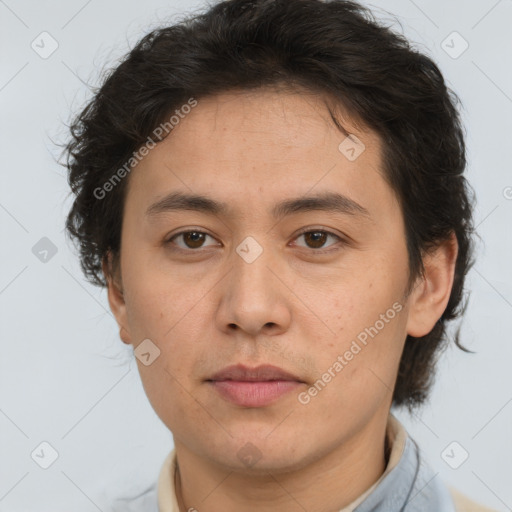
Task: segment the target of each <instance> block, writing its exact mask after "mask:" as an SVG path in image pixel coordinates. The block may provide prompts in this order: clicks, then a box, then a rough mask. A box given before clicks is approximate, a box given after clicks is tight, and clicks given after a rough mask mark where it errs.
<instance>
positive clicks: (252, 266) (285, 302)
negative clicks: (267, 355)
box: [217, 249, 293, 337]
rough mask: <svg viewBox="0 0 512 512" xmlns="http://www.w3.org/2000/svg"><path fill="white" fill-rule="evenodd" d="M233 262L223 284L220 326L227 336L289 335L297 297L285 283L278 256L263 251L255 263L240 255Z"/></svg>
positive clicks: (235, 256)
mask: <svg viewBox="0 0 512 512" xmlns="http://www.w3.org/2000/svg"><path fill="white" fill-rule="evenodd" d="M241 254H243V253H241ZM232 260H233V267H232V270H231V272H229V273H228V275H227V276H226V278H225V279H224V280H223V284H222V285H221V294H222V295H221V299H220V304H219V309H218V311H217V322H218V324H219V325H218V327H219V328H220V329H221V330H222V331H224V332H226V333H231V334H232V333H233V331H237V330H238V331H241V332H243V333H245V334H247V335H249V336H251V337H256V336H258V335H262V334H263V335H267V336H269V335H278V334H282V333H283V332H286V331H287V330H288V329H289V326H290V320H291V311H290V307H291V302H290V301H291V298H292V296H293V294H292V293H291V292H290V291H289V290H288V288H287V287H286V286H285V284H283V283H284V282H286V278H285V276H284V275H283V271H282V270H280V265H279V262H278V260H277V257H274V256H273V255H272V254H271V251H270V250H265V249H263V252H261V254H260V255H259V256H258V257H257V258H256V259H255V260H254V261H251V259H250V258H245V257H243V256H240V255H239V254H238V253H236V252H235V253H234V254H233V258H232Z"/></svg>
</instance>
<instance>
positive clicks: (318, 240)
mask: <svg viewBox="0 0 512 512" xmlns="http://www.w3.org/2000/svg"><path fill="white" fill-rule="evenodd" d="M304 235H305V237H306V239H307V238H312V239H313V248H314V249H318V248H321V247H322V246H323V245H324V244H325V239H326V237H327V233H324V232H322V231H310V232H308V233H305V234H304Z"/></svg>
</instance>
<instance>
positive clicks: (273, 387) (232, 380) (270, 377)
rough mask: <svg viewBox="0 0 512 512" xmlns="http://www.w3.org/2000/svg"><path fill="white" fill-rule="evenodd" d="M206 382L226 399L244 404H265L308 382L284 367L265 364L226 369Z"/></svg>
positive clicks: (240, 404)
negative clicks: (254, 366)
mask: <svg viewBox="0 0 512 512" xmlns="http://www.w3.org/2000/svg"><path fill="white" fill-rule="evenodd" d="M206 382H207V383H208V384H209V385H210V386H211V387H212V388H213V389H214V390H215V391H216V392H217V393H218V394H219V395H220V396H221V397H222V398H224V399H225V400H227V401H229V402H231V403H234V404H235V405H239V406H242V407H264V406H266V405H270V404H272V403H274V402H276V401H277V400H279V399H280V398H281V397H283V396H284V395H286V394H288V393H290V392H291V391H293V390H295V389H297V388H298V387H300V386H302V385H303V384H305V382H304V381H303V380H301V379H300V378H299V377H297V376H296V375H293V374H291V373H289V372H286V371H285V370H283V369H282V368H278V367H276V366H271V365H262V366H258V367H256V368H249V367H246V366H243V365H234V366H228V367H227V368H224V369H223V370H221V371H220V372H218V373H216V374H215V375H213V376H212V377H211V378H210V379H207V380H206Z"/></svg>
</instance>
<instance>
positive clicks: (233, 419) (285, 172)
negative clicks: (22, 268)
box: [67, 0, 489, 512]
mask: <svg viewBox="0 0 512 512" xmlns="http://www.w3.org/2000/svg"><path fill="white" fill-rule="evenodd" d="M456 100H457V98H456V96H455V94H453V93H452V92H451V91H449V90H448V89H447V88H446V85H445V83H444V80H443V78H442V76H441V73H440V72H439V70H438V68H437V67H436V65H435V64H434V63H433V62H432V61H431V60H430V59H429V58H427V57H426V56H424V55H422V54H420V53H417V52H415V51H414V50H412V49H411V48H410V47H409V45H408V43H407V41H406V40H405V39H404V38H403V37H401V36H399V35H397V34H395V33H393V32H392V31H391V30H389V29H387V28H384V27H381V26H379V25H378V23H377V22H376V21H375V20H374V19H372V16H371V13H370V12H369V11H367V10H366V9H364V8H363V7H361V6H360V5H358V4H356V3H354V2H348V1H332V2H322V1H319V0H272V1H268V0H259V1H258V0H256V1H250V0H233V1H227V2H221V3H219V4H217V5H214V6H213V7H211V8H210V10H208V11H207V12H206V13H205V14H203V15H198V16H196V17H195V18H191V19H189V20H186V21H183V22H182V23H180V24H178V25H174V26H170V27H166V28H162V29H160V30H156V31H154V32H152V33H151V34H148V35H147V36H146V37H145V38H143V39H142V40H141V41H140V42H139V44H138V45H137V46H136V47H135V48H134V49H133V50H132V51H131V52H130V54H129V55H128V56H127V58H126V59H125V60H124V62H123V63H122V64H121V65H119V67H118V68H117V69H115V70H114V71H113V72H112V73H111V74H110V76H109V77H108V78H107V80H106V81H105V83H104V84H103V86H102V87H101V89H100V90H99V92H98V93H97V94H96V95H95V97H94V98H93V100H92V101H91V103H90V104H89V105H88V107H87V108H86V109H85V110H84V112H82V114H81V115H80V116H79V117H78V118H77V120H76V122H75V123H74V125H73V126H72V133H73V137H74V138H73V141H72V142H71V143H70V144H69V146H68V154H69V159H68V167H69V181H70V184H71V187H72V189H73V191H74V192H75V194H76V199H75V202H74V204H73V207H72V210H71V212H70V214H69V218H68V222H67V228H68V231H69V233H70V234H71V235H72V236H73V237H74V238H75V239H76V240H77V241H78V242H79V244H80V250H81V262H82V267H83V269H84V271H85V273H86V275H87V276H88V277H89V278H90V280H91V281H92V282H94V283H96V284H99V285H103V286H107V287H108V299H109V303H110V307H111V309H112V311H113V313H114V315H115V317H116V320H117V323H118V325H119V329H120V337H121V339H122V340H123V341H124V342H125V343H127V344H131V345H133V348H134V350H135V355H136V356H137V364H138V367H139V371H140V374H141V379H142V382H143V385H144V389H145V392H146V394H147V396H148V398H149V400H150V402H151V404H152V406H153V408H154V409H155V411H156V413H157V414H158V415H159V417H160V418H161V419H162V421H163V422H164V424H165V425H166V426H167V427H168V428H169V429H170V431H171V432H172V434H173V437H174V444H175V449H174V450H173V451H172V452H171V453H170V454H169V456H168V457H167V459H166V461H165V463H164V465H163V467H162V469H161V473H160V478H159V482H158V505H159V510H160V511H161V512H178V511H181V512H184V511H194V510H197V511H199V512H218V511H222V512H231V511H235V510H236V511H239V510H250V511H256V512H259V511H273V510H276V511H277V510H278V511H281V512H292V511H299V510H306V511H309V512H327V511H329V512H330V511H339V510H342V511H352V510H356V511H358V512H366V511H407V512H411V511H420V510H421V511H423V510H425V511H436V512H445V511H446V512H448V511H450V512H451V511H454V510H458V511H461V510H464V511H466V510H489V509H485V508H484V507H480V506H478V505H476V504H474V503H472V502H470V501H469V500H467V498H465V497H464V496H462V495H460V494H459V493H457V491H455V490H450V489H448V487H446V485H445V484H443V482H442V481H440V479H439V477H435V473H433V471H432V469H430V468H429V467H428V466H427V465H426V464H425V463H424V461H423V459H422V455H421V453H420V452H419V450H418V447H417V446H416V444H415V443H414V441H413V440H412V439H411V438H410V437H408V436H407V433H406V432H405V430H404V428H403V426H402V425H401V424H400V423H399V422H398V420H396V418H394V416H393V415H391V414H390V408H391V405H392V404H394V405H396V406H401V405H402V406H407V407H409V409H413V408H414V407H417V406H419V405H420V404H421V403H423V402H424V400H425V399H426V397H427V394H428V389H429V385H430V384H431V381H432V377H433V370H434V358H435V355H436V354H437V351H438V350H439V349H440V348H441V346H442V345H443V343H445V342H446V341H447V340H445V329H446V324H447V322H448V321H450V320H452V319H453V318H456V317H457V316H458V315H459V314H460V306H461V298H462V292H463V287H464V278H465V275H466V274H467V272H468V270H469V268H470V267H471V264H472V260H471V255H472V241H471V231H472V223H471V222H472V204H471V201H470V198H469V189H468V186H467V183H466V181H465V178H464V177H463V171H464V168H465V164H466V161H465V145H464V139H463V135H462V128H461V125H460V120H459V116H458V113H457V110H456V105H455V104H456ZM456 343H457V344H458V338H456Z"/></svg>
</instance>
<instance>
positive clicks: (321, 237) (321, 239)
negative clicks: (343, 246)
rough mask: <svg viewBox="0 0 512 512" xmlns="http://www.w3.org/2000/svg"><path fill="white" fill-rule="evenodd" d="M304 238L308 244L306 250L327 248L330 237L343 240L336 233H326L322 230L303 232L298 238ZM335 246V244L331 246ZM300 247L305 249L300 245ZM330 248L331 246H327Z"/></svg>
mask: <svg viewBox="0 0 512 512" xmlns="http://www.w3.org/2000/svg"><path fill="white" fill-rule="evenodd" d="M300 237H304V240H305V242H306V246H305V247H306V248H308V249H323V248H324V247H325V243H326V242H327V240H328V239H329V237H333V238H334V239H336V240H342V238H341V237H339V236H338V235H335V234H334V233H330V232H329V231H324V230H320V229H315V230H309V231H303V232H302V233H300V234H299V236H298V237H297V238H300ZM331 245H333V244H331ZM299 247H304V246H303V245H300V246H299ZM327 247H330V246H327Z"/></svg>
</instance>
